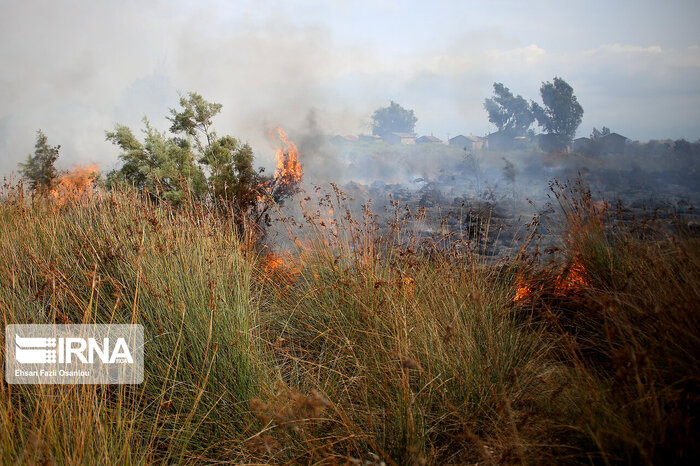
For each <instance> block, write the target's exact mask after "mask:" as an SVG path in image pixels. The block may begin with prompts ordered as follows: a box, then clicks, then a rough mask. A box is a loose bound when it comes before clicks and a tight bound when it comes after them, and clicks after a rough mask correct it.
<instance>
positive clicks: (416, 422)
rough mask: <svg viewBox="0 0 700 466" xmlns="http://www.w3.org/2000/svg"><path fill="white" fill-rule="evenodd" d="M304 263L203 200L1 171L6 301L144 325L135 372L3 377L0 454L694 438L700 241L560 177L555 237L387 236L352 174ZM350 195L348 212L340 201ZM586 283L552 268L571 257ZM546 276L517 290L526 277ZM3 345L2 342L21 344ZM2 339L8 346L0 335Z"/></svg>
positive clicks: (313, 457) (9, 319)
mask: <svg viewBox="0 0 700 466" xmlns="http://www.w3.org/2000/svg"><path fill="white" fill-rule="evenodd" d="M336 194H337V195H336V196H335V197H334V196H328V197H327V198H325V201H324V205H322V206H321V208H320V209H319V211H320V212H324V213H323V214H320V213H318V215H314V214H313V213H308V215H307V220H308V222H307V226H306V228H305V229H304V230H303V232H302V233H303V234H304V236H303V237H302V238H295V237H291V238H289V242H290V244H295V245H296V246H295V247H294V249H293V250H292V251H291V252H290V254H289V255H287V256H285V260H286V263H285V264H284V265H281V266H278V267H276V268H275V267H271V266H270V264H269V263H268V262H267V259H266V258H265V257H264V255H263V254H261V253H259V252H258V251H260V249H259V248H258V245H257V244H256V242H255V240H254V239H251V238H247V239H245V240H241V239H240V238H239V237H238V236H237V234H236V231H235V226H234V225H233V224H232V222H229V221H227V220H226V219H223V218H221V217H219V216H217V215H216V214H215V213H213V212H211V211H209V210H208V209H207V208H205V207H202V206H197V205H192V204H190V205H188V206H187V207H185V208H181V209H177V210H171V209H168V208H167V207H164V206H156V205H153V204H152V203H149V202H148V201H146V200H144V199H142V198H140V197H139V196H138V195H136V194H135V193H132V192H128V191H126V192H114V193H110V194H104V195H100V196H97V197H94V198H91V199H87V200H83V201H80V202H76V203H70V204H67V205H64V206H57V205H55V204H52V203H51V202H47V201H46V200H45V199H41V198H39V197H34V198H32V197H29V196H28V195H25V193H23V192H22V190H21V189H19V188H12V189H7V190H6V191H5V193H4V194H3V198H2V202H1V203H0V285H1V286H0V310H1V312H2V317H3V321H4V323H5V324H10V323H28V322H34V323H50V322H56V323H109V322H114V323H132V322H133V323H140V324H142V325H144V327H145V333H146V354H145V361H146V367H145V372H146V377H145V381H144V383H143V384H141V385H137V386H128V385H120V386H19V385H8V384H6V383H3V384H2V386H1V388H0V460H1V461H2V462H3V463H43V462H55V463H69V464H74V463H83V464H112V463H130V464H131V463H139V464H143V463H162V462H166V463H213V462H222V461H223V462H233V463H270V464H279V463H302V464H337V463H340V464H361V463H364V464H379V463H380V462H382V461H383V462H385V463H386V464H446V463H453V464H463V463H470V462H473V463H487V464H496V463H548V462H574V463H591V462H594V463H659V462H666V461H669V460H674V461H677V462H687V461H689V460H690V459H692V458H694V457H696V456H697V454H698V451H697V447H696V446H695V443H694V435H693V434H694V432H697V422H698V421H697V420H696V419H695V417H694V415H693V414H692V413H696V412H697V409H698V391H699V380H698V375H697V374H700V355H699V353H700V352H699V348H700V345H699V344H698V343H699V342H698V335H700V328H699V323H698V322H699V319H698V316H697V310H698V309H700V248H698V246H699V244H698V238H697V236H694V235H693V234H692V232H691V231H689V230H686V229H684V227H683V226H682V225H681V224H680V223H679V224H678V225H675V226H668V225H659V226H654V225H653V224H651V223H650V224H648V225H646V227H645V229H643V230H639V229H631V228H627V227H626V226H625V225H622V224H619V223H618V224H615V222H614V212H612V213H610V212H608V213H603V212H601V209H600V206H599V205H597V204H595V203H593V200H592V198H591V197H590V194H589V193H587V192H586V191H585V190H584V189H582V188H581V187H580V186H579V187H574V189H568V188H565V187H561V188H560V189H559V191H557V194H558V200H559V201H560V206H559V207H560V212H561V218H562V220H563V222H562V223H564V224H567V225H568V228H567V229H566V231H565V232H564V233H563V235H562V242H561V249H560V252H559V254H558V255H556V256H554V257H552V258H551V260H548V261H546V262H545V261H539V262H535V261H534V260H533V259H532V258H530V259H526V258H525V256H524V255H519V256H518V257H516V258H511V259H509V260H503V261H500V262H499V263H495V264H494V263H492V262H490V261H487V260H486V259H482V258H481V256H479V255H478V254H476V253H475V252H474V251H479V250H481V249H483V245H473V244H471V245H468V244H464V245H461V246H455V247H453V248H452V249H449V250H444V251H442V250H440V249H433V250H431V249H430V248H419V247H417V246H418V244H419V243H418V241H417V238H414V237H412V232H411V231H410V228H401V229H400V228H398V227H397V228H395V229H394V230H393V234H392V236H391V237H389V238H386V237H384V238H380V237H379V236H378V233H377V231H378V229H377V228H376V225H374V223H373V219H372V218H369V217H368V218H364V219H358V218H352V217H351V216H350V215H349V214H348V213H347V212H346V211H345V210H344V208H343V201H342V195H341V194H340V193H336ZM329 207H332V208H333V210H332V212H335V214H333V213H329V212H330V211H329ZM574 262H576V263H578V264H581V265H582V266H583V267H584V269H585V277H584V279H585V285H583V286H574V287H570V288H564V287H562V286H561V285H557V283H558V281H561V280H563V278H561V277H562V276H563V275H564V274H563V272H562V270H566V269H567V268H569V267H570V266H571V265H572V263H574ZM522 281H527V283H528V284H529V285H530V288H531V293H530V294H529V295H528V296H527V297H526V298H525V299H522V300H515V299H514V297H515V295H516V288H517V286H518V283H519V282H522ZM2 348H3V349H2V350H0V351H3V352H4V345H3V347H2ZM3 357H4V354H3Z"/></svg>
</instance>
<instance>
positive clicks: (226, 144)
mask: <svg viewBox="0 0 700 466" xmlns="http://www.w3.org/2000/svg"><path fill="white" fill-rule="evenodd" d="M200 162H201V163H202V164H204V165H206V166H207V167H208V168H209V170H210V172H211V175H210V176H209V184H210V185H211V190H212V191H211V193H212V195H213V197H214V199H218V200H225V201H227V202H229V203H230V204H231V205H233V206H234V208H235V209H236V211H237V212H239V213H246V212H251V211H257V203H258V202H257V198H258V194H259V187H260V186H261V183H263V182H264V181H266V180H267V179H268V178H265V177H263V176H262V175H261V174H260V172H258V171H256V170H255V169H254V168H253V149H252V148H251V147H250V146H249V145H248V144H241V143H240V142H239V141H238V140H237V139H236V138H234V137H231V136H224V137H222V138H219V139H216V140H215V141H213V142H212V144H211V145H209V147H208V148H207V150H206V151H205V153H204V156H203V157H202V158H201V159H200Z"/></svg>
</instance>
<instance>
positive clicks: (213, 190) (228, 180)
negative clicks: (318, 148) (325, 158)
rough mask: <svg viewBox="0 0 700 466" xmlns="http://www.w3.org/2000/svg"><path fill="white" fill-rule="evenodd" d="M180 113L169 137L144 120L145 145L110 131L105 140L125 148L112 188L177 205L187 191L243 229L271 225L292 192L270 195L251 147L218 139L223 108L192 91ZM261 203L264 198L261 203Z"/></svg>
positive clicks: (125, 132) (120, 130)
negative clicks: (274, 210)
mask: <svg viewBox="0 0 700 466" xmlns="http://www.w3.org/2000/svg"><path fill="white" fill-rule="evenodd" d="M180 107H181V108H180V109H170V116H169V117H167V118H168V120H169V121H170V122H171V126H170V133H171V134H172V136H168V135H167V134H166V133H163V132H159V131H156V130H155V129H153V128H152V127H151V125H150V124H149V122H148V120H146V119H144V123H145V126H146V128H145V130H144V133H145V135H146V137H145V140H144V142H143V143H141V142H140V141H139V140H138V139H137V138H136V137H135V136H134V134H133V133H132V131H131V130H130V129H129V128H127V127H126V126H122V125H117V126H116V127H115V130H114V131H113V132H107V133H106V135H107V140H109V141H111V142H112V143H114V144H115V145H117V146H119V147H120V148H121V149H122V151H123V152H122V153H121V154H120V156H119V157H120V159H121V160H122V161H123V162H124V163H123V164H122V166H121V168H120V169H119V170H115V171H113V172H111V173H110V174H109V175H108V182H109V184H115V183H127V184H133V185H135V186H136V187H137V188H138V189H139V190H142V191H148V192H149V193H151V194H153V193H163V197H164V198H165V199H167V200H169V201H172V202H174V203H178V202H179V201H181V200H182V199H183V197H184V194H185V192H186V191H189V192H191V193H193V194H194V197H195V198H196V199H199V200H201V201H203V202H208V203H211V204H212V205H214V206H216V207H217V208H218V209H219V211H220V212H222V213H226V214H228V213H232V214H233V216H234V220H235V221H236V223H237V224H238V225H239V227H240V229H241V231H243V229H244V228H245V226H246V222H249V221H252V222H254V223H257V224H258V225H259V226H261V227H263V226H267V225H268V224H269V221H270V220H269V216H268V215H267V211H268V209H269V208H270V207H271V205H272V204H274V203H277V204H282V203H283V202H284V200H285V198H286V197H289V196H291V195H292V194H294V192H296V191H295V190H294V189H291V188H290V189H287V190H276V191H275V192H273V193H272V194H271V195H265V194H267V192H266V189H267V187H269V186H272V185H273V184H274V183H273V180H272V179H271V177H267V176H263V174H262V173H263V169H258V170H255V169H254V168H253V161H254V156H253V149H252V148H251V147H250V146H249V145H248V144H242V143H241V142H240V141H239V140H238V139H236V138H234V137H232V136H228V135H226V136H223V137H218V136H217V135H216V132H215V131H214V130H213V126H212V124H213V122H212V120H213V118H214V117H215V116H216V115H217V114H218V113H219V112H220V111H221V108H222V106H221V104H216V103H211V102H207V101H206V100H205V99H204V98H202V96H201V95H199V94H197V93H194V92H190V93H188V94H186V95H181V96H180ZM261 199H262V200H261Z"/></svg>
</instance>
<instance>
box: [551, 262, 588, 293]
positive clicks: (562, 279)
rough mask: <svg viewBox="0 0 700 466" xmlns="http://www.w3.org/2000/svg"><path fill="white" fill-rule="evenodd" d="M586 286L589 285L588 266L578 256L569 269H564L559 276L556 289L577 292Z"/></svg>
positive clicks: (561, 291) (562, 291)
mask: <svg viewBox="0 0 700 466" xmlns="http://www.w3.org/2000/svg"><path fill="white" fill-rule="evenodd" d="M586 286H588V280H587V279H586V268H585V267H584V266H583V264H582V263H581V259H580V258H578V257H577V258H576V259H574V262H573V263H572V264H571V266H570V267H569V268H568V270H564V271H563V272H562V273H561V274H560V275H559V276H558V277H557V281H556V283H555V288H554V289H555V290H556V291H557V292H559V293H572V292H574V293H575V292H578V291H581V290H582V289H584V288H585V287H586Z"/></svg>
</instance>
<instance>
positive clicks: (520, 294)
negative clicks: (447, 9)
mask: <svg viewBox="0 0 700 466" xmlns="http://www.w3.org/2000/svg"><path fill="white" fill-rule="evenodd" d="M531 294H532V288H531V287H530V286H528V285H526V284H525V283H522V282H519V283H518V286H517V288H516V289H515V298H513V301H515V302H518V301H523V300H525V299H527V298H528V297H529V296H530V295H531Z"/></svg>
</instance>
